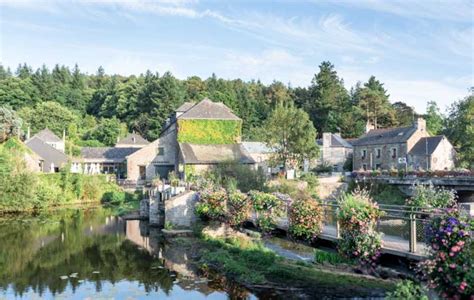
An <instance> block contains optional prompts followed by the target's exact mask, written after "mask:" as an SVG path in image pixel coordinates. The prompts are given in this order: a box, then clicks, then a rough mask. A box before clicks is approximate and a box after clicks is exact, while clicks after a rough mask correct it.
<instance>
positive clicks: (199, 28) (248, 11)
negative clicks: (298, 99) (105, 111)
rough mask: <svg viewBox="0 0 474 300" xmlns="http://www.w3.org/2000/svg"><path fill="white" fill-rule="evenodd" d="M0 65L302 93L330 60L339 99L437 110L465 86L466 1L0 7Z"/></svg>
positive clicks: (4, 2) (185, 1)
mask: <svg viewBox="0 0 474 300" xmlns="http://www.w3.org/2000/svg"><path fill="white" fill-rule="evenodd" d="M0 33H1V35H0V61H1V63H2V64H3V65H5V66H10V67H11V68H12V69H15V68H16V66H17V65H18V64H19V63H22V62H27V63H28V64H30V65H32V66H33V67H35V68H36V67H39V66H41V65H42V64H43V63H44V64H46V65H47V66H48V67H50V68H51V67H52V66H53V65H54V64H55V63H59V64H65V65H68V66H73V65H74V64H75V63H78V64H79V66H80V67H81V69H82V70H83V71H86V72H88V73H95V71H96V70H97V68H98V66H99V65H102V66H103V67H104V68H105V70H106V72H107V73H119V74H123V75H128V74H140V73H144V72H145V71H146V70H147V69H150V70H152V71H158V72H160V73H163V72H165V71H167V70H169V71H171V72H172V73H173V74H174V75H175V76H177V77H178V78H182V79H184V78H186V77H188V76H191V75H198V76H200V77H202V78H207V77H208V76H210V75H211V74H212V73H216V75H217V76H219V77H223V78H227V79H233V78H242V79H245V80H251V79H260V80H262V81H263V82H265V83H271V82H272V81H273V80H279V81H282V82H284V83H291V85H292V86H308V85H309V84H310V82H311V79H312V77H313V76H314V73H315V72H317V70H318V65H319V64H320V63H321V62H322V61H324V60H329V61H331V62H332V63H333V64H334V65H335V67H336V70H337V72H338V74H339V75H340V76H341V77H342V78H344V81H345V85H346V87H347V88H348V89H349V88H350V87H351V86H353V85H354V84H355V83H356V82H357V81H362V82H364V81H366V80H367V79H368V78H369V76H370V75H375V76H376V77H377V78H378V79H379V80H381V81H382V82H384V83H385V86H386V88H387V89H388V91H389V93H390V95H391V97H390V100H391V101H392V102H395V101H405V102H407V103H408V104H409V105H411V106H414V107H415V108H416V109H417V111H419V112H423V111H424V110H425V105H426V101H428V100H434V101H437V102H438V104H439V105H440V107H441V108H442V109H444V108H445V107H446V106H447V105H449V104H450V103H452V102H453V101H455V100H457V99H460V98H462V97H464V96H466V95H467V94H468V91H467V89H468V88H469V87H471V86H474V57H473V56H474V54H473V53H474V1H470V0H466V1H461V0H459V1H458V0H451V1H447V0H446V1H431V0H424V1H397V0H392V1H388V0H387V1H381V0H357V1H356V0H352V1H350V0H340V1H332V2H329V1H317V0H315V1H289V0H288V1H257V0H254V1H251V0H242V1H217V0H214V1H203V0H177V1H172V0H158V1H142V0H137V1H123V0H122V1H119V0H108V1H107V0H104V1H86V0H82V1H80V0H77V1H65V0H63V1H47V0H43V1H41V0H38V1H32V0H30V1H26V0H23V1H22V0H0Z"/></svg>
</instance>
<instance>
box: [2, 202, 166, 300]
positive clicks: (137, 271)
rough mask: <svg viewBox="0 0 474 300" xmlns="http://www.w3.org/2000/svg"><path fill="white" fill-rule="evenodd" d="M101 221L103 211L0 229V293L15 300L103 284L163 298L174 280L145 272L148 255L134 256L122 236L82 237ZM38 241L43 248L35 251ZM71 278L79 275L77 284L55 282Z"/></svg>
mask: <svg viewBox="0 0 474 300" xmlns="http://www.w3.org/2000/svg"><path fill="white" fill-rule="evenodd" d="M105 216H106V214H105V212H104V211H102V210H98V211H94V212H82V211H81V212H72V213H71V212H67V213H64V214H61V215H60V216H56V217H54V216H51V220H52V221H50V222H42V221H41V219H39V220H36V219H35V221H34V222H28V223H26V222H22V221H14V220H9V222H3V223H1V224H0V240H1V241H2V243H1V244H0V287H2V288H4V289H6V288H7V286H8V285H9V284H12V287H13V289H14V291H15V292H16V293H18V294H22V293H24V292H26V291H27V290H28V289H29V288H31V289H32V290H34V291H35V292H37V293H39V294H40V295H41V294H42V293H43V292H44V291H45V290H46V289H49V290H50V291H51V293H53V294H58V293H61V292H63V291H64V290H65V289H66V287H67V285H68V283H70V284H71V287H72V290H75V289H76V288H77V287H78V286H79V285H80V284H81V283H80V282H79V279H82V280H86V281H90V282H94V283H95V285H96V289H97V290H100V289H101V281H103V280H107V281H109V282H111V283H116V282H118V281H120V280H123V279H126V280H128V281H137V282H139V283H141V284H142V285H143V286H144V289H145V291H146V292H151V291H156V290H158V289H162V290H164V291H165V292H166V293H168V292H169V291H170V290H171V288H172V285H173V280H172V279H171V277H170V276H169V275H168V271H167V270H165V269H151V268H150V266H151V264H150V262H152V261H153V257H152V256H151V255H150V254H149V253H147V252H145V251H140V250H137V247H136V246H135V245H133V244H132V243H130V242H129V241H127V240H125V239H124V237H123V235H118V234H108V235H97V234H94V233H91V234H85V233H88V231H89V228H90V227H91V226H93V227H94V228H98V227H99V226H100V225H102V224H103V221H104V219H105ZM99 231H101V230H99ZM61 234H64V240H62V238H61ZM41 240H47V241H48V243H47V244H45V245H44V247H40V246H41ZM38 245H39V246H38ZM94 271H100V273H99V274H93V272H94ZM71 273H78V278H68V279H67V280H62V279H60V276H62V275H69V274H71Z"/></svg>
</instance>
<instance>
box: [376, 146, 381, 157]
mask: <svg viewBox="0 0 474 300" xmlns="http://www.w3.org/2000/svg"><path fill="white" fill-rule="evenodd" d="M381 156H382V149H380V148H378V149H375V157H376V158H380V157H381Z"/></svg>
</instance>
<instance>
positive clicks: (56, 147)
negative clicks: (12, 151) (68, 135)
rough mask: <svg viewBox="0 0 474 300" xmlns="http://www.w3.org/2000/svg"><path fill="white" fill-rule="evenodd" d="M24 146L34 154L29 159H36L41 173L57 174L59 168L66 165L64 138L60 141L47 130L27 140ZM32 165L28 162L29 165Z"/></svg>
mask: <svg viewBox="0 0 474 300" xmlns="http://www.w3.org/2000/svg"><path fill="white" fill-rule="evenodd" d="M25 145H26V146H27V147H28V148H29V149H30V150H31V151H33V153H35V156H34V157H32V158H31V159H34V160H36V159H38V161H37V164H38V166H39V171H41V172H45V173H54V172H59V170H60V168H62V167H63V166H64V165H66V164H67V162H68V160H69V158H68V156H67V155H66V154H64V149H65V138H64V136H63V139H60V138H59V137H58V136H56V135H55V134H54V133H53V132H52V131H51V130H49V129H47V128H46V129H43V130H41V131H40V132H38V133H37V134H35V135H34V136H33V137H31V138H28V139H27V140H26V141H25ZM32 163H33V162H31V161H30V162H29V164H32ZM33 164H34V163H33Z"/></svg>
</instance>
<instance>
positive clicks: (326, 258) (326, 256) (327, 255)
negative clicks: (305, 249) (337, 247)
mask: <svg viewBox="0 0 474 300" xmlns="http://www.w3.org/2000/svg"><path fill="white" fill-rule="evenodd" d="M314 262H315V263H317V264H324V263H329V264H331V265H340V264H349V265H352V264H354V262H353V261H352V260H350V259H347V258H345V257H343V256H341V255H340V254H339V253H336V252H328V251H323V250H320V249H315V250H314Z"/></svg>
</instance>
